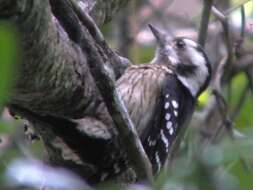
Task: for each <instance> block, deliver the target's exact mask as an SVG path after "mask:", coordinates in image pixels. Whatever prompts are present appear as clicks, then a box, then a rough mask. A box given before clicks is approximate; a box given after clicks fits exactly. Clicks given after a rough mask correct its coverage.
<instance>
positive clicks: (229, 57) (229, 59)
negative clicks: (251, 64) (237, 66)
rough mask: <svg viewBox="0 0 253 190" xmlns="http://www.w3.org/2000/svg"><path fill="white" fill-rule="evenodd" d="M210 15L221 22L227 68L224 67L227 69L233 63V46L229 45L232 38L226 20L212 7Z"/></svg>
mask: <svg viewBox="0 0 253 190" xmlns="http://www.w3.org/2000/svg"><path fill="white" fill-rule="evenodd" d="M212 13H213V14H214V16H216V18H217V19H218V20H219V21H220V22H221V24H222V27H223V31H224V38H225V39H224V41H225V45H226V49H227V63H226V65H227V66H226V67H227V68H228V66H229V65H230V64H231V63H232V61H233V48H232V47H233V46H232V43H231V40H232V38H231V31H230V27H229V23H228V18H227V17H226V16H225V15H224V14H223V13H222V12H220V11H219V10H218V9H217V8H216V7H214V6H213V7H212Z"/></svg>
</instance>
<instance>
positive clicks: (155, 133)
mask: <svg viewBox="0 0 253 190" xmlns="http://www.w3.org/2000/svg"><path fill="white" fill-rule="evenodd" d="M149 27H150V29H151V31H152V33H153V35H154V37H155V39H156V41H157V44H158V47H157V49H156V53H155V56H154V58H153V59H152V61H151V62H150V63H149V64H143V65H142V64H140V65H134V66H132V67H130V68H128V69H127V70H126V71H125V73H124V74H123V75H122V76H121V78H120V79H119V80H118V81H117V90H118V92H119V94H120V95H121V98H122V99H123V102H124V103H125V106H126V108H127V110H128V113H129V115H130V118H131V119H132V121H133V123H134V125H135V127H136V130H137V132H138V134H139V137H140V139H141V142H142V144H143V147H144V149H145V151H146V153H147V156H148V158H149V159H150V162H151V164H152V168H153V173H154V174H157V173H158V172H159V171H160V170H161V169H162V168H163V166H164V164H165V162H166V159H167V158H168V155H169V153H170V151H171V149H172V146H173V143H174V142H175V138H176V137H177V135H178V134H179V132H180V130H181V129H182V128H183V127H184V126H187V125H188V123H189V120H190V119H191V117H192V113H193V112H194V109H195V105H196V102H197V98H198V96H199V95H200V94H201V92H203V91H204V90H205V89H206V88H207V86H208V83H209V81H210V78H211V64H210V61H209V59H208V57H207V55H206V53H205V51H204V50H203V48H202V47H201V46H200V45H199V44H198V43H196V42H195V41H193V40H191V39H187V38H184V37H170V36H169V35H168V34H166V33H165V32H163V31H161V30H160V29H158V28H156V27H154V26H152V25H149Z"/></svg>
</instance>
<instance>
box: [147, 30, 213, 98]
mask: <svg viewBox="0 0 253 190" xmlns="http://www.w3.org/2000/svg"><path fill="white" fill-rule="evenodd" d="M149 27H150V29H151V31H152V33H153V34H154V36H155V38H156V40H157V43H158V48H157V50H156V54H155V57H154V59H153V61H152V63H154V64H164V65H166V66H168V67H169V68H171V69H172V70H173V71H174V72H175V74H176V75H177V78H178V79H179V80H180V81H181V83H182V84H183V85H184V86H185V87H186V88H187V89H188V90H189V91H190V93H191V94H192V96H193V97H197V96H198V95H199V94H200V93H201V92H202V91H203V90H204V89H205V88H206V87H207V85H208V83H209V81H210V77H211V65H210V62H209V60H208V57H207V55H206V53H205V52H204V50H203V49H202V47H201V46H200V45H199V44H197V43H196V42H194V41H193V40H190V39H187V38H183V37H175V38H172V37H169V36H168V35H166V34H165V33H164V32H161V31H159V30H158V29H157V28H155V27H153V26H152V25H149Z"/></svg>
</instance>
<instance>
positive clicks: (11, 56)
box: [0, 22, 18, 105]
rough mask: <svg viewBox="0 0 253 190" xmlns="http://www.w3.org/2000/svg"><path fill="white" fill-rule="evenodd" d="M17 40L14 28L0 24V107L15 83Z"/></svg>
mask: <svg viewBox="0 0 253 190" xmlns="http://www.w3.org/2000/svg"><path fill="white" fill-rule="evenodd" d="M17 52H18V51H17V39H16V33H15V30H14V28H13V27H12V26H11V25H9V24H6V23H4V22H0V105H2V104H3V102H4V101H6V99H7V96H8V92H9V88H10V87H11V84H12V83H13V79H14V78H15V76H14V72H13V70H14V64H15V63H16V62H17Z"/></svg>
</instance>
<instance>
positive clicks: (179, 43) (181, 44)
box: [176, 39, 185, 49]
mask: <svg viewBox="0 0 253 190" xmlns="http://www.w3.org/2000/svg"><path fill="white" fill-rule="evenodd" d="M176 46H177V48H178V49H184V48H185V42H184V41H183V40H181V39H180V40H177V41H176Z"/></svg>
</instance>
